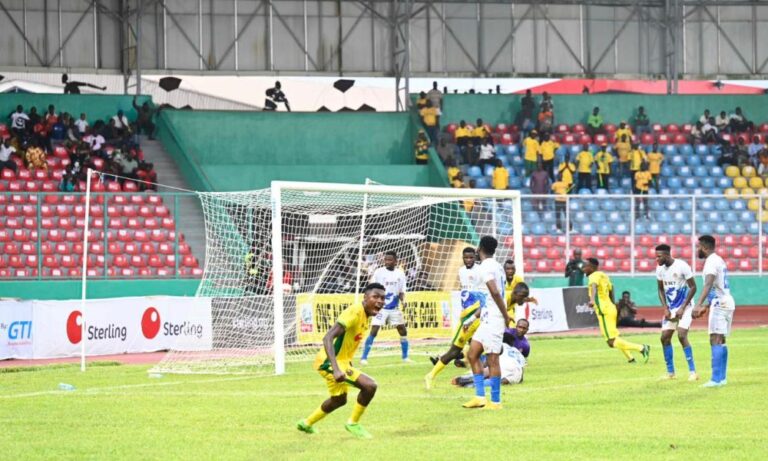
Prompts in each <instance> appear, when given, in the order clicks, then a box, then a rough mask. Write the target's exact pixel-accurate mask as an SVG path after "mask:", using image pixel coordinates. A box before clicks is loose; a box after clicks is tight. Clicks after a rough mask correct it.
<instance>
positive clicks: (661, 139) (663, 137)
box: [656, 133, 672, 144]
mask: <svg viewBox="0 0 768 461" xmlns="http://www.w3.org/2000/svg"><path fill="white" fill-rule="evenodd" d="M656 142H658V143H659V144H670V143H671V142H672V138H671V137H670V136H669V135H668V134H666V133H660V134H659V135H657V136H656Z"/></svg>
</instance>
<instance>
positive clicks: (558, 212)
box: [552, 175, 571, 232]
mask: <svg viewBox="0 0 768 461" xmlns="http://www.w3.org/2000/svg"><path fill="white" fill-rule="evenodd" d="M569 190H570V186H569V185H568V184H566V183H564V182H563V180H562V175H558V176H557V181H555V182H554V183H552V192H554V193H555V227H556V229H557V231H558V232H565V228H564V227H563V222H564V221H566V208H567V206H568V191H569ZM567 224H568V227H569V228H570V227H571V225H570V222H568V223H567Z"/></svg>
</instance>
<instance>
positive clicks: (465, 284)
mask: <svg viewBox="0 0 768 461" xmlns="http://www.w3.org/2000/svg"><path fill="white" fill-rule="evenodd" d="M475 256H476V255H475V249H474V248H472V247H467V248H464V251H462V252H461V257H462V259H463V261H464V265H463V266H461V268H459V284H460V285H461V307H462V311H461V322H462V323H460V324H459V325H458V326H457V327H456V331H455V332H454V334H453V342H452V343H451V347H450V349H448V352H446V353H445V354H443V355H442V356H440V357H439V358H438V360H436V361H435V366H434V367H433V368H432V371H430V372H429V373H427V375H426V376H425V377H424V384H425V386H426V388H427V390H429V389H431V388H432V383H433V382H434V380H435V378H436V377H437V375H438V374H440V372H441V371H443V369H444V368H445V366H446V365H448V363H449V362H450V361H451V360H455V359H457V358H458V357H459V355H460V354H461V351H462V350H463V349H464V346H465V345H466V344H467V342H468V341H469V339H470V338H472V335H473V334H475V330H477V327H478V326H480V322H476V323H475V324H473V325H471V326H470V328H468V329H466V330H465V329H464V328H463V326H464V325H463V324H464V321H466V320H467V319H469V318H475V317H474V316H475V312H477V310H478V309H479V308H480V306H481V301H480V298H479V297H478V294H477V285H478V283H479V280H480V265H478V264H475Z"/></svg>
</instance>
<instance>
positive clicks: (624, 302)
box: [616, 291, 661, 328]
mask: <svg viewBox="0 0 768 461" xmlns="http://www.w3.org/2000/svg"><path fill="white" fill-rule="evenodd" d="M616 309H617V310H618V311H619V321H618V323H617V325H618V326H620V327H637V328H661V322H648V321H646V320H645V319H640V320H638V319H636V318H635V316H636V315H637V306H636V305H635V302H634V301H632V300H631V299H630V298H629V292H628V291H625V292H623V293H622V294H621V299H620V300H619V302H617V303H616Z"/></svg>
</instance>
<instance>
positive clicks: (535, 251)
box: [185, 248, 544, 261]
mask: <svg viewBox="0 0 768 461" xmlns="http://www.w3.org/2000/svg"><path fill="white" fill-rule="evenodd" d="M528 257H529V258H531V259H541V258H543V257H544V252H543V251H542V250H541V249H539V248H531V249H529V250H528ZM185 261H186V259H185Z"/></svg>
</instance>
